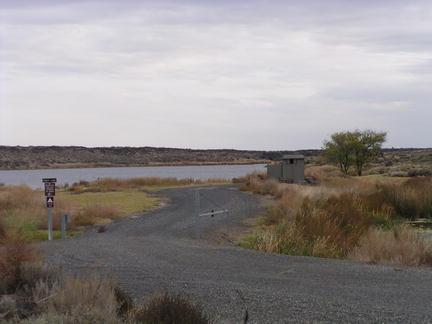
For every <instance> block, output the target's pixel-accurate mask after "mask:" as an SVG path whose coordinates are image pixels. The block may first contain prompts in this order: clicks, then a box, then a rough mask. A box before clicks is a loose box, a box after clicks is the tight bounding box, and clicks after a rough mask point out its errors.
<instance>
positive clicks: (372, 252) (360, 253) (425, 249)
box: [349, 225, 432, 266]
mask: <svg viewBox="0 0 432 324" xmlns="http://www.w3.org/2000/svg"><path fill="white" fill-rule="evenodd" d="M349 257H350V258H351V259H353V260H358V261H363V262H368V263H382V264H392V265H406V266H423V265H426V266H432V245H431V244H430V243H428V242H426V241H425V240H424V239H422V238H420V237H419V235H418V233H417V232H415V231H414V230H413V229H412V228H411V227H409V226H406V225H405V226H398V227H395V228H394V229H393V230H391V231H383V230H380V229H377V228H372V229H370V230H369V232H368V233H367V234H366V235H365V236H364V237H362V239H361V240H360V243H359V245H358V246H357V247H356V248H354V249H353V251H352V252H351V253H350V255H349Z"/></svg>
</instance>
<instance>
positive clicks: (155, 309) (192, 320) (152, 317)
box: [133, 292, 210, 324]
mask: <svg viewBox="0 0 432 324" xmlns="http://www.w3.org/2000/svg"><path fill="white" fill-rule="evenodd" d="M133 319H134V321H135V322H136V323H148V324H150V323H176V324H207V323H209V322H210V321H209V319H208V317H207V316H206V315H205V314H204V312H203V310H202V309H201V308H200V307H199V306H197V305H195V304H193V303H191V302H190V301H189V300H188V299H186V298H185V297H183V296H181V295H173V294H169V293H167V292H165V293H162V294H159V295H155V296H153V297H152V298H151V299H150V300H149V301H148V302H147V304H145V305H144V306H143V307H141V308H139V309H138V310H136V311H135V312H134V315H133Z"/></svg>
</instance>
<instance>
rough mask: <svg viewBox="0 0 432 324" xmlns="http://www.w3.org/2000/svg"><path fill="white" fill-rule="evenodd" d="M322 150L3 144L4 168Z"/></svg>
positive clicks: (139, 163) (247, 160) (224, 160)
mask: <svg viewBox="0 0 432 324" xmlns="http://www.w3.org/2000/svg"><path fill="white" fill-rule="evenodd" d="M319 152H320V150H300V151H248V150H230V149H217V150H195V149H179V148H161V147H92V148H89V147H82V146H0V170H31V169H64V168H98V167H105V168H106V167H132V166H133V167H143V166H183V165H226V164H229V165H233V164H238V165H242V164H262V163H267V162H269V161H273V160H279V159H280V158H281V157H282V155H284V154H290V153H301V154H303V155H305V156H307V157H313V156H316V155H318V154H319Z"/></svg>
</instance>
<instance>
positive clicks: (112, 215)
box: [72, 205, 120, 226]
mask: <svg viewBox="0 0 432 324" xmlns="http://www.w3.org/2000/svg"><path fill="white" fill-rule="evenodd" d="M119 215H120V212H119V211H118V210H117V209H116V208H114V207H112V206H106V205H88V206H86V207H84V208H82V209H80V210H78V211H77V212H76V214H75V215H74V216H73V218H72V224H73V225H74V226H86V225H94V224H97V223H100V222H107V221H109V220H112V219H116V218H118V217H119Z"/></svg>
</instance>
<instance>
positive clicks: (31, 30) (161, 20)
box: [0, 0, 432, 149]
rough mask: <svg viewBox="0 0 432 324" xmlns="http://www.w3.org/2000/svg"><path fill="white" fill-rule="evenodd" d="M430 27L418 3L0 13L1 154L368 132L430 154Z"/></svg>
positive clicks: (65, 7) (180, 4) (297, 142)
mask: <svg viewBox="0 0 432 324" xmlns="http://www.w3.org/2000/svg"><path fill="white" fill-rule="evenodd" d="M431 18H432V4H431V3H430V2H428V1H412V2H409V3H408V2H406V1H362V2H350V1H325V2H324V1H302V2H288V1H272V2H268V1H217V2H215V1H144V2H143V1H122V2H118V1H96V0H94V1H74V2H69V1H47V0H46V1H3V2H1V4H0V105H1V107H0V143H1V144H21V145H26V144H77V145H108V146H110V145H135V146H138V145H157V146H180V147H234V148H257V149H282V148H286V149H290V148H304V147H319V146H320V145H321V142H322V139H323V137H325V136H327V135H328V134H330V133H331V132H332V131H335V130H339V129H349V128H376V129H384V130H388V131H389V132H390V136H389V138H390V140H389V143H388V145H390V146H430V144H431V143H430V140H429V139H430V137H431V135H432V133H431V130H430V129H429V127H428V126H427V125H426V122H425V120H427V119H429V120H430V119H432V114H431V109H430V108H429V107H428V106H427V105H428V104H427V103H428V102H431V99H432V94H431V93H430V91H429V89H430V84H431V81H432V76H431V74H430V70H431V68H430V67H431V64H430V62H431V61H432V48H431V41H430V40H431V39H432V37H431V36H432V23H431V21H432V19H431ZM47 122H50V123H51V124H52V126H50V127H49V128H45V127H41V125H44V124H46V123H47ZM407 125H408V126H409V127H412V126H413V125H419V126H418V127H413V128H412V131H410V132H408V131H406V129H407ZM53 133H54V134H55V136H52V134H53Z"/></svg>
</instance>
